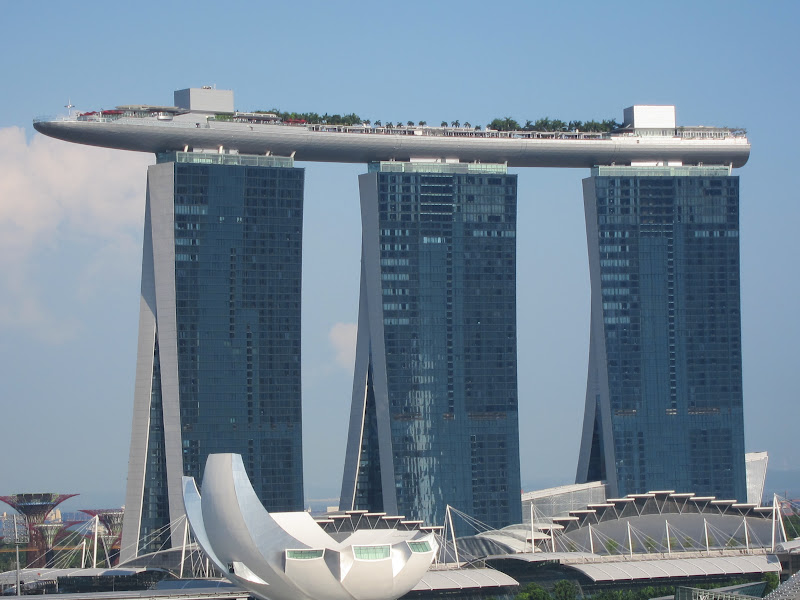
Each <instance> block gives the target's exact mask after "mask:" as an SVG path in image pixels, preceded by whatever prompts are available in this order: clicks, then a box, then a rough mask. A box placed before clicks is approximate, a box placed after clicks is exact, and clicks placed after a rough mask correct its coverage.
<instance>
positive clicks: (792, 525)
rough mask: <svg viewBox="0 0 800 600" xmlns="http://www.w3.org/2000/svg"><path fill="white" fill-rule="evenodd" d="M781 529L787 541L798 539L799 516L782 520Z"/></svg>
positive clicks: (799, 533) (799, 535) (799, 529)
mask: <svg viewBox="0 0 800 600" xmlns="http://www.w3.org/2000/svg"><path fill="white" fill-rule="evenodd" d="M783 527H784V528H785V529H786V537H788V538H789V539H797V538H800V515H789V516H788V517H784V518H783Z"/></svg>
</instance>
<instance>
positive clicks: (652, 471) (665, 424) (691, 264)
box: [577, 166, 746, 501]
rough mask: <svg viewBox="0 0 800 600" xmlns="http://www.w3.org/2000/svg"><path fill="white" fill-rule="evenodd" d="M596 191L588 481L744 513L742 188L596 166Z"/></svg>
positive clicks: (590, 227) (691, 175)
mask: <svg viewBox="0 0 800 600" xmlns="http://www.w3.org/2000/svg"><path fill="white" fill-rule="evenodd" d="M583 188H584V203H585V209H586V231H587V238H588V247H589V271H590V276H591V284H592V296H591V304H592V313H591V336H590V353H589V377H588V384H587V393H586V413H585V417H584V425H583V437H582V442H581V452H580V458H579V465H578V475H577V480H578V482H579V483H580V482H586V481H596V480H607V481H608V485H609V494H610V495H616V496H622V495H626V494H629V493H645V492H648V491H652V490H675V491H680V492H694V493H696V494H698V495H714V496H717V497H718V498H719V497H721V498H726V499H738V500H740V501H744V499H745V498H746V485H745V462H744V424H743V414H742V354H741V318H740V308H739V286H740V284H739V178H738V177H735V176H731V175H730V170H729V169H728V168H727V167H702V166H701V167H636V166H632V167H613V166H612V167H596V168H595V169H593V172H592V176H591V177H590V178H588V179H585V180H584V184H583Z"/></svg>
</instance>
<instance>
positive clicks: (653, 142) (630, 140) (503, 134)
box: [34, 105, 750, 168]
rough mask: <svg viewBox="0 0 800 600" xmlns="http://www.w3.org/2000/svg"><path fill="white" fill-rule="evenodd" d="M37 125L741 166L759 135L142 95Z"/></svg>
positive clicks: (395, 155)
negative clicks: (448, 118)
mask: <svg viewBox="0 0 800 600" xmlns="http://www.w3.org/2000/svg"><path fill="white" fill-rule="evenodd" d="M34 128H35V129H36V130H37V131H39V132H41V133H43V134H45V135H48V136H51V137H54V138H58V139H62V140H65V141H69V142H75V143H79V144H87V145H91V146H102V147H107V148H116V149H119V150H133V151H138V152H152V153H159V152H169V151H186V150H191V149H193V150H213V151H218V152H239V153H243V154H262V155H268V154H275V155H280V156H293V157H294V158H295V160H299V161H319V162H342V163H370V162H379V161H392V160H395V161H409V160H415V159H416V160H440V161H442V162H456V161H461V162H491V163H507V164H508V166H510V167H567V168H590V167H593V166H597V165H619V166H622V165H630V164H640V165H644V164H649V165H659V164H662V165H676V166H677V165H695V164H706V165H725V166H729V167H741V166H743V165H744V164H745V163H746V162H747V159H748V157H749V155H750V144H749V142H748V140H747V137H746V136H745V135H744V132H743V131H741V130H732V129H726V128H718V127H675V126H674V124H673V125H672V126H669V124H668V125H667V126H659V127H647V128H637V127H634V126H632V125H631V126H628V127H626V128H624V129H620V130H617V131H614V132H610V133H607V132H606V133H597V132H582V131H495V130H475V129H472V128H466V127H428V126H397V127H386V126H382V127H376V126H370V125H366V124H360V125H353V126H346V125H328V124H307V123H296V122H294V123H286V122H281V121H280V120H279V119H278V118H277V117H276V115H274V114H270V113H240V112H233V113H226V114H218V113H217V114H215V113H208V112H201V111H191V110H188V109H185V108H181V107H164V106H158V107H157V106H152V107H148V106H138V105H137V106H119V107H117V109H116V110H108V111H99V112H89V113H82V114H78V115H75V116H71V117H68V118H60V119H38V120H35V121H34Z"/></svg>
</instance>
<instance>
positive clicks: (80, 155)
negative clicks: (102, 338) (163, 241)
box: [0, 127, 153, 343]
mask: <svg viewBox="0 0 800 600" xmlns="http://www.w3.org/2000/svg"><path fill="white" fill-rule="evenodd" d="M152 162H153V157H152V156H151V155H149V154H139V153H131V152H120V151H116V150H108V149H102V148H92V147H87V146H80V145H76V144H69V143H66V142H62V141H58V140H54V139H51V138H47V137H44V136H41V135H38V134H37V135H35V136H34V137H33V138H32V139H31V140H30V142H29V141H28V140H27V139H26V136H25V131H24V130H23V129H21V128H18V127H8V128H2V129H0V331H4V330H5V331H9V330H16V331H19V330H22V331H24V332H25V333H28V334H31V335H33V336H35V337H36V338H38V339H40V340H42V341H46V342H49V343H63V342H64V341H66V340H68V339H70V337H71V336H72V335H74V333H75V331H76V330H77V329H79V328H80V323H79V322H78V321H76V319H75V318H74V317H70V316H57V314H56V313H57V312H59V311H56V310H55V308H56V307H57V306H60V305H61V306H62V310H61V312H63V302H64V300H65V299H66V298H68V297H79V296H81V295H86V294H87V292H86V289H91V287H92V286H93V285H95V286H96V285H102V282H103V279H104V278H105V277H106V275H107V274H108V272H109V270H110V269H113V268H114V265H113V264H110V263H113V261H110V260H108V258H107V257H108V256H109V255H117V256H119V253H120V252H125V253H128V254H131V253H135V254H140V252H141V242H140V241H136V240H140V239H141V235H142V234H141V231H142V218H143V214H144V193H145V183H146V166H147V165H148V164H151V163H152ZM76 248H80V249H82V254H83V255H85V254H86V249H87V248H89V249H90V252H89V254H90V258H89V259H88V261H87V262H86V263H85V264H69V265H67V264H66V263H65V264H64V265H59V264H58V261H59V259H60V258H61V256H62V255H63V254H68V253H69V252H70V251H75V249H76ZM104 257H106V258H104ZM59 266H61V267H62V269H61V270H62V271H63V270H64V269H69V270H70V274H73V273H74V276H75V277H74V281H75V283H74V287H72V288H71V289H57V290H52V289H50V290H48V289H47V286H48V283H49V282H48V281H47V275H46V273H48V272H50V273H52V272H53V271H54V269H59ZM42 273H45V275H44V276H42ZM37 275H38V277H37Z"/></svg>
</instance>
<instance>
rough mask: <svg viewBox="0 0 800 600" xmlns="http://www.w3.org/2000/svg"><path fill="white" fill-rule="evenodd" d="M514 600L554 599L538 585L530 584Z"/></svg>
mask: <svg viewBox="0 0 800 600" xmlns="http://www.w3.org/2000/svg"><path fill="white" fill-rule="evenodd" d="M514 600H553V597H552V596H551V595H550V594H549V592H548V591H547V590H546V589H544V588H543V587H542V586H540V585H539V584H538V583H529V584H528V585H526V586H525V587H523V588H522V589H521V590H520V591H519V593H518V594H517V595H516V596H515V597H514Z"/></svg>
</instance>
